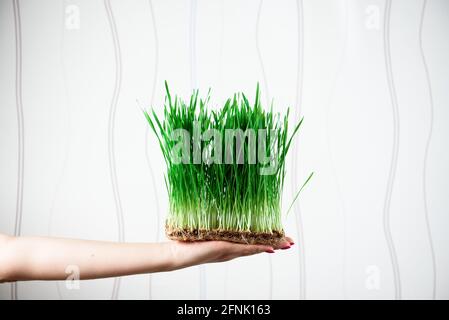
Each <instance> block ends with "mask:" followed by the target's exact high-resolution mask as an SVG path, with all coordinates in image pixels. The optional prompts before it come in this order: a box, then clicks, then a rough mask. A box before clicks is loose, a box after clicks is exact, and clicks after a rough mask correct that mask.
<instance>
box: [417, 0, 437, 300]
mask: <svg viewBox="0 0 449 320" xmlns="http://www.w3.org/2000/svg"><path fill="white" fill-rule="evenodd" d="M426 6H427V0H424V1H423V6H422V11H421V20H420V23H419V50H420V54H421V58H422V61H423V65H424V71H425V73H426V82H427V90H428V92H429V114H430V124H429V133H428V135H427V141H426V147H425V151H424V165H423V186H422V189H423V196H424V218H425V220H426V231H427V236H428V237H429V245H430V254H431V259H432V299H434V300H435V299H436V295H437V294H436V289H437V271H436V258H435V249H434V247H433V238H432V232H431V229H430V222H429V210H428V198H427V187H426V181H427V160H428V158H429V148H430V141H431V139H432V133H433V94H432V85H431V82H430V73H429V68H428V66H427V62H426V57H425V55H424V48H423V42H422V30H423V24H424V16H425V12H426Z"/></svg>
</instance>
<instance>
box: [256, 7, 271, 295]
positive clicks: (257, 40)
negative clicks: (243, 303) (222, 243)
mask: <svg viewBox="0 0 449 320" xmlns="http://www.w3.org/2000/svg"><path fill="white" fill-rule="evenodd" d="M262 5H263V0H260V2H259V7H258V9H257V19H256V50H257V56H258V58H259V63H260V69H261V71H262V77H263V83H264V87H265V92H266V93H265V99H266V104H267V107H268V106H269V105H270V94H269V92H268V80H267V75H266V73H265V66H264V64H263V59H262V53H261V51H260V45H259V27H260V13H261V12H262ZM268 268H269V275H270V278H269V297H270V299H273V259H272V257H271V256H268Z"/></svg>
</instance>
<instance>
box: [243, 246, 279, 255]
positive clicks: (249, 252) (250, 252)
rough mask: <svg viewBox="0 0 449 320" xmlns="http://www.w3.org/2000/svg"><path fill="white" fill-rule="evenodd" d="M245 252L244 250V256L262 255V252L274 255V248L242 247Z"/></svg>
mask: <svg viewBox="0 0 449 320" xmlns="http://www.w3.org/2000/svg"><path fill="white" fill-rule="evenodd" d="M244 246H245V248H246V250H245V255H248V256H249V255H253V254H258V253H262V252H267V253H274V248H273V247H271V246H265V245H244Z"/></svg>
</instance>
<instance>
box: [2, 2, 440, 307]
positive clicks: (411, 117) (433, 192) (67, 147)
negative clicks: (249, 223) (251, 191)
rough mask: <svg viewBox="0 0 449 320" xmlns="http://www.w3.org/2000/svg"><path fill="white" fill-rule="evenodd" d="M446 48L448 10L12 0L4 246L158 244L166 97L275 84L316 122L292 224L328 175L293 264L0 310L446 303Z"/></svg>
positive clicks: (6, 67)
mask: <svg viewBox="0 0 449 320" xmlns="http://www.w3.org/2000/svg"><path fill="white" fill-rule="evenodd" d="M448 40H449V3H448V2H447V1H445V0H429V1H426V2H423V1H421V0H413V1H410V0H394V1H383V0H361V1H356V0H348V1H345V0H340V1H330V0H319V1H318V0H314V1H312V0H304V1H301V0H288V1H275V0H265V1H256V0H252V1H237V0H231V1H224V0H222V1H219V0H216V1H206V0H198V1H196V0H192V1H174V0H171V1H162V0H159V1H157V0H153V1H151V0H149V1H148V0H139V1H137V0H136V1H119V0H111V1H107V0H106V1H104V2H103V1H99V0H97V1H88V0H64V1H51V0H45V1H33V0H19V1H6V0H0V48H1V50H0V150H1V157H0V232H3V233H8V234H21V235H52V236H64V237H77V238H88V239H101V240H125V241H162V240H163V239H164V235H163V222H164V216H165V213H166V212H167V195H166V192H165V187H164V184H163V182H162V181H163V180H162V179H163V172H164V170H165V167H164V163H163V159H162V156H161V154H160V152H159V148H158V146H157V144H156V142H155V139H154V137H153V136H152V135H151V134H149V132H148V129H147V124H146V123H145V120H144V117H143V116H142V113H141V111H140V109H139V104H140V105H141V106H142V107H148V106H149V105H151V104H153V105H155V106H157V108H158V109H159V110H160V108H161V107H162V103H163V98H164V89H163V81H164V80H168V81H169V83H170V85H171V87H172V90H173V91H174V92H177V93H179V94H181V95H183V96H188V95H189V94H190V90H191V89H192V88H196V87H198V88H200V90H201V92H203V93H205V92H206V91H207V89H208V88H209V87H211V88H212V90H213V91H212V96H213V102H214V103H216V104H220V103H222V102H223V101H224V99H225V98H226V97H228V96H230V95H231V94H232V93H234V92H235V91H244V92H247V93H250V94H249V96H250V97H251V98H253V96H254V91H255V85H256V82H257V81H260V83H261V86H262V89H263V95H264V101H268V100H271V99H272V98H274V101H275V106H276V107H277V108H278V109H279V111H285V110H286V107H287V106H291V107H292V108H294V113H293V116H294V118H296V119H298V118H299V117H300V116H302V115H303V116H304V117H305V124H304V127H303V131H302V132H301V133H300V136H299V139H298V141H299V143H297V144H296V146H295V149H294V151H293V152H292V154H290V164H289V167H288V168H289V176H288V181H287V184H286V188H285V197H284V199H285V203H284V207H286V206H287V205H289V204H290V201H291V199H292V193H293V192H294V191H295V190H296V189H297V187H298V186H299V185H300V183H301V182H302V181H303V180H304V179H305V177H306V176H307V174H308V173H309V172H310V171H315V176H314V178H313V180H312V181H311V183H310V184H309V185H308V187H307V189H306V190H305V191H304V193H303V194H302V196H301V198H300V204H299V205H297V206H296V207H295V212H294V213H292V214H290V215H289V216H288V217H286V218H285V228H286V231H287V233H288V234H289V235H292V236H293V237H294V238H295V239H296V241H297V245H295V246H294V247H292V249H290V250H286V251H283V252H279V253H276V254H274V255H268V254H266V255H260V256H257V257H251V258H246V259H240V260H236V261H232V262H229V263H226V264H216V265H207V266H205V267H195V268H190V269H186V270H181V271H176V272H172V273H167V274H154V275H152V276H151V277H150V276H149V275H139V276H131V277H125V278H122V279H121V281H117V280H114V279H105V280H95V281H85V282H82V283H81V286H80V288H79V289H78V290H76V289H75V290H70V288H68V287H67V286H66V285H65V283H64V282H59V283H57V282H21V283H18V284H17V287H16V288H15V290H13V291H12V292H11V285H10V284H1V285H0V297H1V298H3V299H10V298H18V299H39V298H44V299H47V298H52V299H58V298H61V299H78V298H99V299H110V298H121V299H122V298H124V299H126V298H138V299H148V298H152V299H155V298H193V299H196V298H201V299H214V298H224V299H227V298H262V299H269V298H274V299H277V298H288V299H298V298H308V299H316V298H324V299H335V298H336V299H340V298H359V299H372V298H373V299H377V298H384V299H394V298H403V299H416V298H424V299H432V298H437V299H448V298H449V241H448V240H449V238H448V233H447V230H448V229H449V195H448V190H449V165H448V163H449V148H448V141H449V130H448V125H449V106H448V103H449V90H448V85H449V61H448V58H447V57H449V41H448ZM136 100H138V101H139V102H138V103H137V102H136Z"/></svg>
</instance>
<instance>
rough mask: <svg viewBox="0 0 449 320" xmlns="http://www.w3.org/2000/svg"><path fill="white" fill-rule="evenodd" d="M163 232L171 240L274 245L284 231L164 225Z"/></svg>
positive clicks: (281, 237) (280, 239)
mask: <svg viewBox="0 0 449 320" xmlns="http://www.w3.org/2000/svg"><path fill="white" fill-rule="evenodd" d="M165 233H166V235H167V237H168V238H169V239H171V240H179V241H210V240H221V241H230V242H236V243H244V244H264V245H271V246H276V244H278V243H280V242H281V241H282V240H283V239H284V236H285V234H284V231H283V230H281V231H273V232H271V233H269V232H251V231H229V230H189V229H180V228H172V227H170V226H165Z"/></svg>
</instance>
